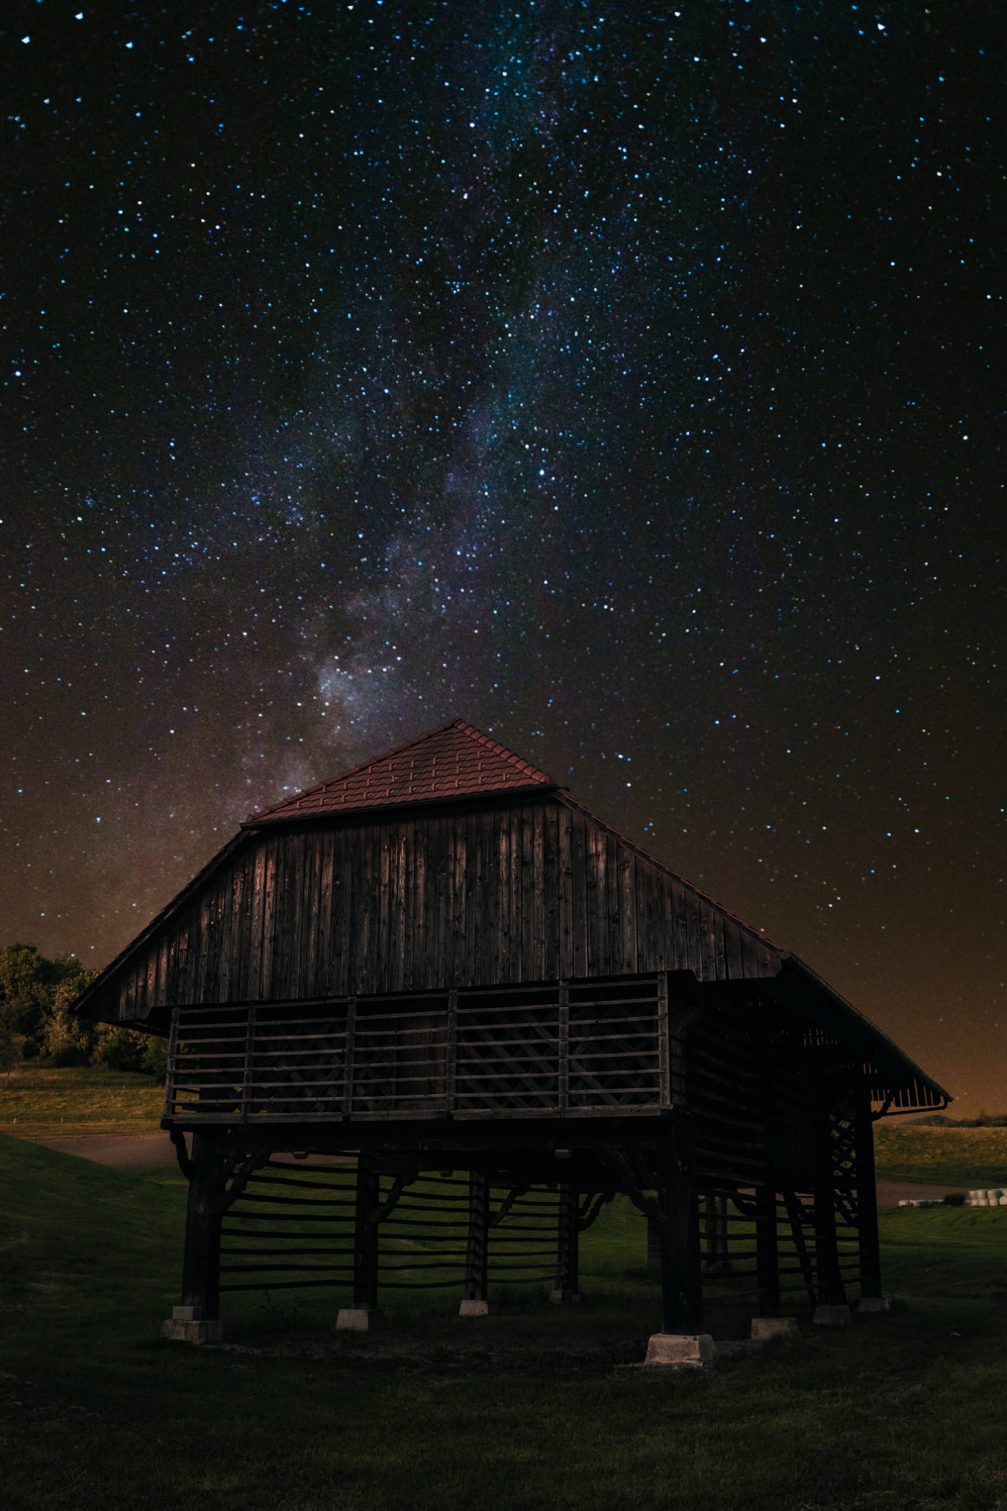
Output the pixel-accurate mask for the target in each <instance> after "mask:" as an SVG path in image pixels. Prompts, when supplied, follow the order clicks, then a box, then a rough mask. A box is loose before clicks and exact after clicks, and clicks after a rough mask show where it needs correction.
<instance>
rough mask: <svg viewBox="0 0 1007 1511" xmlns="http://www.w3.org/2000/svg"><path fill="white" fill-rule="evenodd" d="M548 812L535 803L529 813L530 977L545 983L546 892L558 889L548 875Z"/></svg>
mask: <svg viewBox="0 0 1007 1511" xmlns="http://www.w3.org/2000/svg"><path fill="white" fill-rule="evenodd" d="M545 812H546V805H545V804H544V803H542V802H537V803H533V804H532V807H531V810H530V812H529V815H528V817H529V822H530V827H531V880H530V901H531V910H532V917H531V961H530V974H531V977H532V979H533V980H535V981H544V980H545V979H546V968H545V954H546V949H545V929H546V922H545V921H546V889H547V887H548V889H549V892H550V894H552V895H555V888H554V887H553V886H551V885H550V883H551V881H552V878H551V877H550V876H548V874H547V871H546V845H545Z"/></svg>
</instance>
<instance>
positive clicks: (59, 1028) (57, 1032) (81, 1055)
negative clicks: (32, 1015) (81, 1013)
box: [42, 1007, 94, 1065]
mask: <svg viewBox="0 0 1007 1511" xmlns="http://www.w3.org/2000/svg"><path fill="white" fill-rule="evenodd" d="M93 1042H94V1031H93V1029H92V1028H91V1025H90V1024H89V1023H82V1022H81V1020H80V1019H79V1018H78V1017H77V1015H76V1013H74V1012H72V1011H71V1010H70V1009H69V1008H67V1007H54V1008H53V1010H52V1012H51V1013H50V1014H49V1015H48V1016H47V1018H46V1019H45V1021H44V1023H43V1026H42V1053H43V1054H44V1055H46V1056H47V1057H48V1058H49V1059H50V1060H51V1061H52V1062H53V1064H54V1065H86V1064H87V1062H88V1060H90V1058H91V1050H92V1047H93Z"/></svg>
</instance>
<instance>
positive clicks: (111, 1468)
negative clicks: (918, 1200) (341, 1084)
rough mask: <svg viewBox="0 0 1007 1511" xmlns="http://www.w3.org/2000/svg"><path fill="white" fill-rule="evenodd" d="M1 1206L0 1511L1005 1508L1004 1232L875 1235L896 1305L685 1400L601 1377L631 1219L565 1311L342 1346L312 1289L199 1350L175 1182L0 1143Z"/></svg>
mask: <svg viewBox="0 0 1007 1511" xmlns="http://www.w3.org/2000/svg"><path fill="white" fill-rule="evenodd" d="M0 1190H2V1192H3V1201H2V1203H0V1269H2V1279H3V1288H4V1296H5V1300H4V1328H3V1344H2V1348H3V1352H2V1355H0V1400H2V1402H3V1406H2V1410H0V1463H2V1465H3V1471H2V1492H0V1498H2V1500H3V1503H4V1505H5V1507H10V1508H11V1511H22V1508H26V1511H27V1508H39V1511H41V1508H46V1511H48V1508H56V1511H63V1508H66V1511H70V1508H71V1507H73V1508H75V1511H80V1508H90V1507H101V1508H103V1511H105V1508H107V1511H126V1508H146V1507H152V1506H156V1507H158V1508H163V1511H193V1508H200V1511H201V1508H204V1507H206V1508H222V1511H229V1508H234V1511H259V1508H261V1511H316V1508H317V1511H323V1508H324V1511H332V1508H339V1511H358V1508H359V1511H371V1508H375V1511H377V1508H382V1511H383V1508H403V1511H405V1508H409V1511H413V1508H427V1507H429V1508H435V1507H436V1508H459V1511H460V1508H468V1507H472V1506H477V1507H479V1508H480V1511H482V1508H487V1511H489V1508H512V1507H520V1508H526V1507H527V1508H530V1507H542V1508H553V1507H571V1508H572V1507H577V1508H585V1507H610V1506H625V1507H634V1508H636V1507H644V1508H649V1507H655V1508H656V1507H689V1508H703V1511H707V1508H708V1511H762V1508H765V1511H769V1508H772V1511H780V1508H802V1511H840V1508H842V1511H854V1508H856V1511H882V1508H884V1511H888V1508H891V1511H903V1508H920V1511H928V1508H938V1507H940V1508H952V1511H994V1508H996V1507H1003V1506H1004V1505H1005V1504H1007V1435H1005V1433H1004V1429H1003V1401H1004V1399H1005V1396H1007V1259H1005V1256H1007V1209H1004V1210H1003V1211H1001V1210H971V1209H964V1210H963V1209H955V1210H950V1209H946V1210H941V1209H936V1210H905V1209H904V1210H896V1211H894V1212H890V1213H886V1214H885V1215H884V1217H883V1234H884V1245H885V1263H886V1267H887V1278H888V1283H889V1286H890V1287H892V1288H893V1289H895V1290H896V1291H897V1292H898V1293H899V1294H900V1295H902V1296H903V1297H904V1298H905V1305H904V1307H902V1308H900V1309H899V1310H897V1311H895V1312H893V1313H892V1314H890V1315H887V1316H880V1317H875V1318H872V1319H869V1320H865V1321H864V1322H862V1323H859V1324H858V1325H856V1326H855V1327H853V1328H850V1329H846V1330H844V1331H842V1332H838V1333H822V1332H819V1333H811V1332H810V1330H809V1331H808V1332H807V1333H806V1336H804V1337H803V1338H802V1339H800V1340H799V1341H795V1342H794V1343H784V1344H781V1345H779V1346H774V1347H771V1348H768V1349H766V1350H764V1351H763V1352H761V1353H760V1354H758V1355H754V1356H753V1355H747V1356H744V1357H742V1358H740V1359H738V1360H737V1361H736V1362H733V1363H730V1364H727V1365H724V1366H720V1367H718V1368H717V1370H715V1371H714V1372H713V1373H712V1374H711V1375H709V1376H704V1377H700V1378H697V1377H695V1376H689V1377H681V1376H675V1375H668V1374H661V1373H659V1374H655V1373H653V1372H651V1373H642V1372H639V1371H637V1370H632V1369H621V1368H618V1367H617V1366H618V1365H619V1364H621V1363H624V1362H627V1361H630V1360H634V1359H639V1358H640V1357H641V1356H642V1350H643V1345H644V1340H645V1337H646V1334H647V1332H649V1331H650V1330H651V1328H652V1327H653V1325H654V1324H655V1322H656V1298H655V1297H654V1295H653V1293H652V1291H650V1289H649V1288H648V1287H647V1285H646V1283H645V1282H644V1280H643V1279H642V1278H641V1275H640V1270H639V1264H640V1260H641V1257H642V1255H641V1227H642V1224H641V1223H640V1219H639V1218H638V1217H636V1216H635V1214H633V1213H632V1212H631V1211H629V1210H628V1209H627V1208H625V1207H624V1206H623V1207H619V1208H617V1209H614V1210H613V1209H609V1211H608V1212H607V1213H606V1216H605V1218H603V1219H602V1221H601V1222H600V1223H599V1224H598V1226H597V1228H596V1229H593V1230H592V1231H591V1233H589V1234H588V1235H586V1238H585V1244H584V1250H585V1252H584V1260H583V1288H584V1291H585V1297H586V1299H585V1301H584V1302H583V1303H582V1305H581V1306H580V1307H579V1308H571V1309H569V1310H568V1311H560V1310H557V1309H555V1308H549V1307H548V1306H547V1305H545V1304H543V1303H541V1302H540V1301H539V1300H538V1299H537V1298H536V1297H535V1296H534V1295H530V1296H529V1295H525V1296H522V1297H519V1296H518V1295H517V1294H515V1295H514V1296H512V1297H505V1301H506V1303H507V1304H506V1308H505V1310H504V1311H503V1313H502V1315H500V1316H497V1317H493V1318H490V1319H488V1320H487V1321H485V1322H478V1323H468V1324H465V1323H461V1322H459V1321H458V1320H457V1319H455V1318H454V1317H453V1316H452V1315H450V1313H451V1310H452V1309H453V1305H454V1301H453V1299H452V1300H450V1301H448V1300H443V1299H442V1300H441V1301H432V1300H428V1299H416V1298H415V1296H409V1297H408V1298H407V1296H406V1295H405V1294H401V1293H400V1294H398V1295H396V1294H394V1293H393V1294H391V1295H390V1296H389V1297H388V1299H387V1300H386V1301H385V1302H384V1303H383V1304H384V1305H385V1307H386V1309H387V1311H388V1313H389V1324H390V1325H389V1327H388V1329H387V1331H386V1333H385V1334H384V1335H378V1336H376V1337H366V1338H350V1339H347V1338H344V1337H336V1336H335V1335H334V1334H333V1333H332V1331H331V1322H332V1316H333V1310H334V1306H335V1305H336V1302H335V1300H334V1299H333V1298H330V1297H327V1295H326V1293H324V1292H316V1293H305V1296H304V1298H303V1299H300V1300H298V1301H297V1302H296V1303H289V1302H279V1301H277V1300H275V1299H274V1300H272V1301H267V1300H265V1299H258V1300H255V1299H249V1298H241V1300H240V1304H238V1302H235V1303H234V1304H229V1306H228V1309H227V1322H226V1327H227V1339H228V1345H227V1346H225V1347H224V1348H222V1349H203V1350H194V1349H187V1348H184V1347H179V1346H177V1345H176V1346H172V1345H167V1344H162V1343H161V1342H159V1340H158V1337H157V1333H158V1327H159V1324H160V1321H161V1318H162V1317H163V1316H165V1315H166V1313H167V1311H168V1309H169V1307H170V1306H171V1304H172V1302H173V1301H174V1300H175V1299H176V1291H177V1281H178V1268H179V1259H180V1243H181V1234H182V1216H183V1208H184V1189H183V1187H182V1184H181V1182H180V1180H179V1178H178V1176H177V1172H176V1173H172V1172H170V1171H164V1172H155V1173H153V1174H140V1173H134V1172H125V1171H114V1170H107V1169H103V1168H101V1167H99V1166H96V1165H92V1164H89V1163H87V1162H85V1161H77V1160H74V1159H71V1158H70V1157H68V1156H61V1155H57V1154H53V1153H51V1152H50V1151H47V1150H44V1149H40V1148H36V1147H33V1146H32V1145H30V1144H27V1143H23V1142H20V1141H15V1140H11V1139H4V1138H0ZM276 1294H277V1295H280V1294H282V1293H276ZM295 1294H296V1293H295ZM420 1294H421V1295H422V1293H420ZM727 1320H728V1319H726V1318H724V1317H722V1318H720V1319H719V1321H718V1322H717V1327H718V1330H719V1328H720V1325H721V1324H724V1325H726V1324H727Z"/></svg>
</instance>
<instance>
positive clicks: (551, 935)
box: [539, 797, 561, 981]
mask: <svg viewBox="0 0 1007 1511" xmlns="http://www.w3.org/2000/svg"><path fill="white" fill-rule="evenodd" d="M559 813H560V809H559V804H558V803H557V802H556V799H555V798H554V797H549V798H547V799H546V800H545V802H544V803H543V805H542V876H541V880H540V882H539V887H540V889H541V892H542V896H543V911H544V920H545V921H544V926H543V928H544V937H543V947H542V979H543V981H555V980H556V979H557V977H558V976H559V975H560V966H559V961H560V953H561V952H560V911H561V898H560V890H561V876H560V864H559Z"/></svg>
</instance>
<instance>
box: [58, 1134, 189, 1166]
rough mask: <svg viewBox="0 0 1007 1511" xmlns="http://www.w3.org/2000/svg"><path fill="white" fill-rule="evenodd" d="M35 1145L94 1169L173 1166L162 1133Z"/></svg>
mask: <svg viewBox="0 0 1007 1511" xmlns="http://www.w3.org/2000/svg"><path fill="white" fill-rule="evenodd" d="M35 1142H37V1143H40V1144H42V1145H44V1146H45V1148H46V1149H55V1150H56V1151H57V1153H58V1154H76V1155H77V1157H78V1158H79V1159H90V1160H94V1162H95V1163H96V1164H98V1165H113V1166H115V1168H116V1169H117V1170H152V1169H154V1168H156V1166H158V1165H173V1164H174V1163H175V1151H174V1149H173V1148H172V1144H171V1140H170V1139H169V1137H168V1135H167V1134H166V1133H131V1134H128V1135H126V1136H125V1137H124V1136H123V1135H122V1134H105V1133H96V1134H91V1135H89V1136H88V1137H86V1138H53V1139H50V1138H46V1139H38V1140H36V1141H35Z"/></svg>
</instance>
